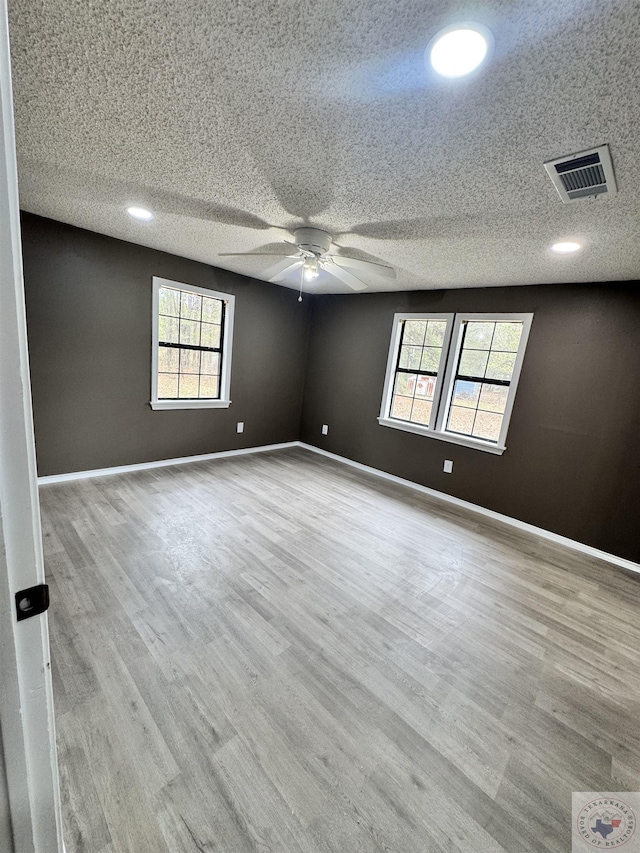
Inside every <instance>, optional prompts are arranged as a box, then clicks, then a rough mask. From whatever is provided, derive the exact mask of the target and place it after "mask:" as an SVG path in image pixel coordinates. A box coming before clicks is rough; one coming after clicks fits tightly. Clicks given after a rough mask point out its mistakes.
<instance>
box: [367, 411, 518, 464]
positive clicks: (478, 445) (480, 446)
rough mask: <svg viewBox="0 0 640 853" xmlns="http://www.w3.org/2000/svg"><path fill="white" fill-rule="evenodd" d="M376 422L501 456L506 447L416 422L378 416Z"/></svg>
mask: <svg viewBox="0 0 640 853" xmlns="http://www.w3.org/2000/svg"><path fill="white" fill-rule="evenodd" d="M378 423H379V424H380V425H381V426H386V427H392V428H393V429H401V430H403V431H404V432H413V433H415V434H416V435H424V436H426V437H427V438H436V439H438V441H448V442H450V443H451V444H460V445H462V446H463V447H472V448H473V449H474V450H484V452H485V453H493V454H494V455H496V456H502V454H503V453H504V452H505V450H506V449H507V448H506V447H504V446H502V445H497V444H489V443H488V442H486V441H480V440H478V439H475V438H467V437H466V436H464V435H452V434H451V433H448V432H435V431H434V430H432V429H426V427H421V426H418V424H410V423H402V422H401V421H396V420H393V419H392V418H378Z"/></svg>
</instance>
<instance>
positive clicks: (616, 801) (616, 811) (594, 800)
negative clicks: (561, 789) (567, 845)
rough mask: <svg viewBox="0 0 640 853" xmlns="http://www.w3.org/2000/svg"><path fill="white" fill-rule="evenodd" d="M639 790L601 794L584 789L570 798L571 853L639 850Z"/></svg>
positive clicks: (627, 852) (628, 852) (636, 851)
mask: <svg viewBox="0 0 640 853" xmlns="http://www.w3.org/2000/svg"><path fill="white" fill-rule="evenodd" d="M639 805H640V794H639V793H632V792H628V793H602V792H600V793H599V792H597V791H583V792H579V793H574V794H573V797H572V806H573V808H572V812H573V821H574V826H573V838H572V845H571V850H572V853H578V851H580V853H584V851H585V850H586V849H587V847H589V848H591V849H592V850H618V849H619V848H622V847H624V853H640V836H638V835H637V834H636V828H637V817H636V815H637V809H638V806H639Z"/></svg>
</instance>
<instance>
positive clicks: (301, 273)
mask: <svg viewBox="0 0 640 853" xmlns="http://www.w3.org/2000/svg"><path fill="white" fill-rule="evenodd" d="M303 284H304V264H302V267H301V268H300V295H299V296H298V302H302V285H303Z"/></svg>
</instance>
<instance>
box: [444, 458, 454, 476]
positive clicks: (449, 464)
mask: <svg viewBox="0 0 640 853" xmlns="http://www.w3.org/2000/svg"><path fill="white" fill-rule="evenodd" d="M444 473H445V474H453V461H452V460H451V459H445V460H444Z"/></svg>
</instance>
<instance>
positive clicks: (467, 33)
mask: <svg viewBox="0 0 640 853" xmlns="http://www.w3.org/2000/svg"><path fill="white" fill-rule="evenodd" d="M492 43H493V36H492V34H491V32H490V30H488V29H487V28H486V27H484V26H482V24H466V23H465V24H454V25H453V26H451V27H445V29H444V30H440V32H438V33H436V35H435V36H434V37H433V38H432V39H431V41H430V42H429V45H428V46H427V50H426V55H425V59H427V58H428V61H429V63H430V64H431V67H432V68H433V70H434V71H436V72H437V73H438V74H441V75H442V76H443V77H464V76H465V75H466V74H470V73H471V72H472V71H475V70H476V68H478V67H479V66H480V65H482V63H483V62H484V60H485V58H486V56H487V54H488V52H489V48H490V47H491V45H492Z"/></svg>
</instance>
